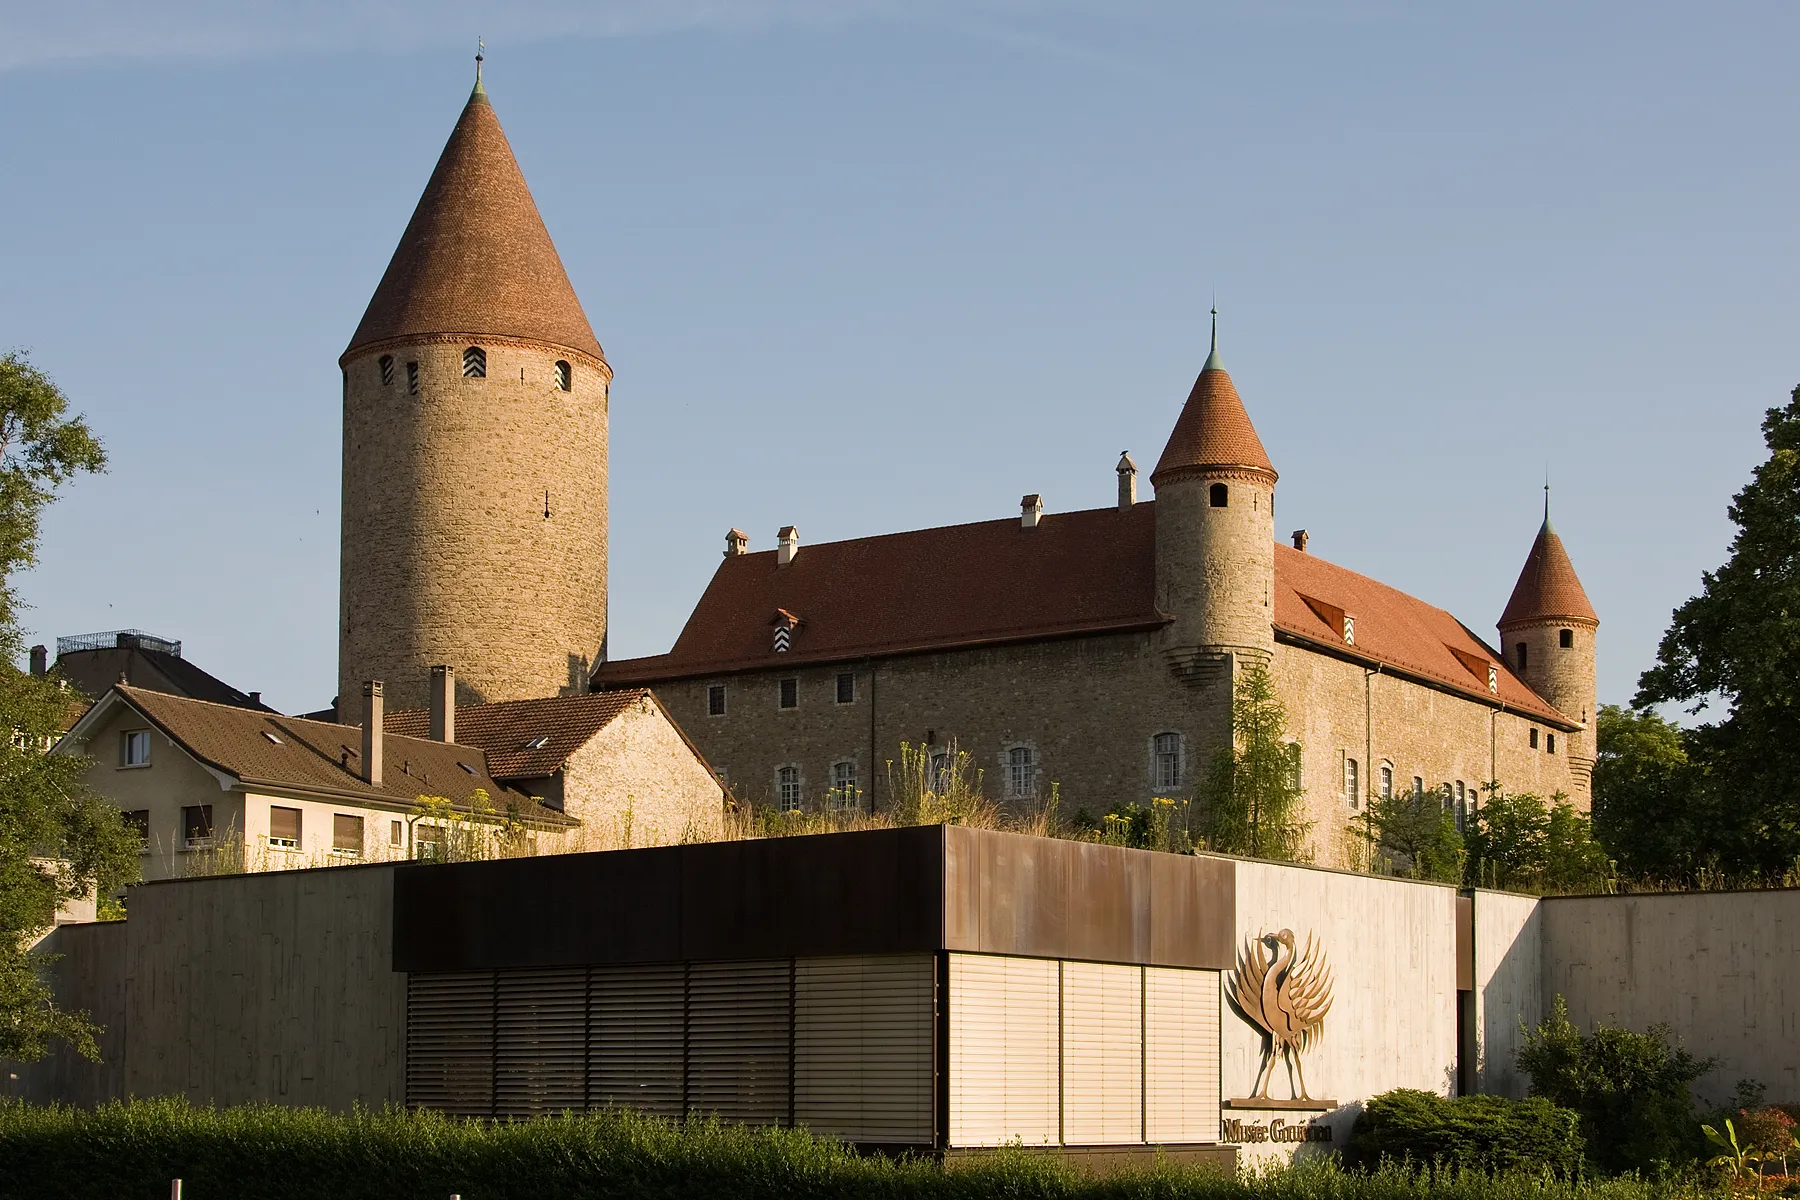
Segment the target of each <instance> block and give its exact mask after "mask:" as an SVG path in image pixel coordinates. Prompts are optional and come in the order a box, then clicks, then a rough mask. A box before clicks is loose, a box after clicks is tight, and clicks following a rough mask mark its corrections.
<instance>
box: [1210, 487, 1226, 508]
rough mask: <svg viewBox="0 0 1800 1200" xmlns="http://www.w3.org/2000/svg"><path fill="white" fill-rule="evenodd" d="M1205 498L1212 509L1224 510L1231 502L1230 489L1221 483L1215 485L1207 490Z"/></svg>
mask: <svg viewBox="0 0 1800 1200" xmlns="http://www.w3.org/2000/svg"><path fill="white" fill-rule="evenodd" d="M1207 498H1208V502H1209V503H1210V504H1211V505H1212V506H1213V507H1214V508H1224V507H1225V506H1226V505H1227V504H1228V503H1229V502H1230V500H1231V489H1230V488H1228V487H1226V486H1225V485H1224V484H1222V483H1215V484H1213V485H1212V487H1210V488H1208V489H1207Z"/></svg>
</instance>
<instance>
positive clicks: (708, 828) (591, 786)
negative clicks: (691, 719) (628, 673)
mask: <svg viewBox="0 0 1800 1200" xmlns="http://www.w3.org/2000/svg"><path fill="white" fill-rule="evenodd" d="M562 796H563V811H564V812H566V813H567V814H568V815H569V816H572V817H574V818H576V819H577V820H579V821H581V822H582V828H581V829H579V830H576V831H574V832H572V833H569V834H566V835H563V837H562V839H561V843H562V846H561V848H563V849H566V850H614V849H624V848H627V847H631V846H661V845H674V844H676V843H679V842H694V841H707V840H710V839H712V838H715V837H717V836H719V834H720V833H721V831H722V826H723V819H724V803H725V790H724V788H723V787H721V786H720V785H719V781H718V779H716V778H715V777H714V776H713V774H712V773H711V772H710V771H709V770H708V769H707V766H706V764H705V763H703V762H702V761H701V760H700V759H699V758H697V757H695V754H694V751H693V749H692V748H690V747H689V746H688V744H687V742H686V741H685V740H683V738H682V736H681V732H680V731H679V730H678V729H676V728H675V726H674V725H673V724H672V723H671V722H670V720H669V718H668V716H667V715H665V714H664V712H663V710H662V709H661V707H660V706H659V705H658V704H657V703H656V702H655V701H654V700H651V699H648V698H646V699H645V700H643V701H641V702H640V703H638V704H637V705H635V706H633V707H632V708H630V709H627V710H626V711H625V712H622V713H620V714H619V715H618V716H617V717H615V718H613V720H612V721H610V722H609V723H608V724H607V726H606V727H605V728H604V729H602V730H601V731H600V732H599V733H598V734H596V735H594V737H592V738H590V739H589V740H588V743H587V744H586V745H585V746H583V747H581V749H579V750H577V751H576V752H575V753H574V754H572V755H570V757H569V761H568V763H567V765H566V766H565V767H564V768H563V787H562ZM543 844H544V845H545V846H546V847H548V846H549V845H550V840H549V839H546V840H545V841H544V843H543Z"/></svg>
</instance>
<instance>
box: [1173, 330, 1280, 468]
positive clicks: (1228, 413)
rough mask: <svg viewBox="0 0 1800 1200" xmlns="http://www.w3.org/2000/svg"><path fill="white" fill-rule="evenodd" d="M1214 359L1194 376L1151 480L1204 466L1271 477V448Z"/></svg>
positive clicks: (1209, 360)
mask: <svg viewBox="0 0 1800 1200" xmlns="http://www.w3.org/2000/svg"><path fill="white" fill-rule="evenodd" d="M1215 354H1216V352H1215ZM1216 361H1217V360H1216V358H1209V359H1207V360H1206V367H1205V369H1204V370H1202V371H1201V372H1200V378H1198V379H1196V380H1194V390H1193V391H1191V392H1189V393H1188V398H1187V403H1186V404H1184V405H1183V406H1182V408H1181V416H1180V417H1179V418H1177V419H1176V421H1175V429H1174V431H1173V432H1172V433H1170V434H1169V444H1168V445H1166V446H1164V447H1163V452H1162V458H1160V459H1158V460H1157V463H1156V470H1154V471H1152V472H1150V478H1151V480H1152V481H1159V480H1161V479H1163V478H1166V477H1167V476H1170V475H1172V474H1175V473H1177V472H1180V471H1186V470H1193V469H1199V468H1207V467H1211V468H1220V467H1223V468H1234V467H1235V468H1237V469H1239V470H1244V469H1248V470H1253V471H1266V472H1267V473H1268V475H1269V479H1270V481H1271V482H1273V481H1274V479H1275V477H1276V475H1275V465H1274V464H1273V463H1271V462H1270V461H1269V452H1268V451H1266V450H1264V449H1263V444H1262V439H1261V438H1259V437H1257V436H1256V426H1254V425H1252V424H1251V423H1250V414H1249V413H1248V412H1246V411H1245V410H1244V402H1243V400H1241V399H1239V397H1238V393H1237V387H1236V385H1234V384H1233V383H1232V382H1231V376H1230V375H1227V374H1226V373H1225V368H1223V367H1220V366H1217V365H1215V364H1216Z"/></svg>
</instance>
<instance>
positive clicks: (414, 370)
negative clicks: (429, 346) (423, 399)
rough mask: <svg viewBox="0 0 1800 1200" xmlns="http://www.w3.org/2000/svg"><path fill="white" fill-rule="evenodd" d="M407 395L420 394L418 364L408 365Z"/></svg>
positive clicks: (411, 363)
mask: <svg viewBox="0 0 1800 1200" xmlns="http://www.w3.org/2000/svg"><path fill="white" fill-rule="evenodd" d="M406 394H407V395H409V396H416V395H418V394H419V364H418V363H416V362H409V363H407V364H406Z"/></svg>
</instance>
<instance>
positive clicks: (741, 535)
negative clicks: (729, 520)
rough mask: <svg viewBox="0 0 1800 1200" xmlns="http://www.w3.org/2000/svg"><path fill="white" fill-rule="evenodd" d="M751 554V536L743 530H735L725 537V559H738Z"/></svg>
mask: <svg viewBox="0 0 1800 1200" xmlns="http://www.w3.org/2000/svg"><path fill="white" fill-rule="evenodd" d="M749 552H750V535H749V534H747V533H745V532H744V531H743V530H741V529H733V530H731V531H730V532H729V533H727V534H726V535H725V557H726V558H736V557H737V556H738V555H740V554H748V553H749Z"/></svg>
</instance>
